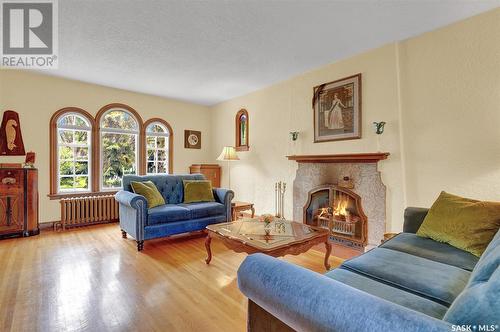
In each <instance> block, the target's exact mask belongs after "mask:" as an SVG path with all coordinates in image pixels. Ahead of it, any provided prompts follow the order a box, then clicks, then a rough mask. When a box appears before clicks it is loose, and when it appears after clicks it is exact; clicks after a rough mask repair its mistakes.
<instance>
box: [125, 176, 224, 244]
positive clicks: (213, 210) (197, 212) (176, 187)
mask: <svg viewBox="0 0 500 332" xmlns="http://www.w3.org/2000/svg"><path fill="white" fill-rule="evenodd" d="M183 180H205V177H204V176H203V175H202V174H190V175H147V176H138V175H125V176H124V177H123V190H121V191H119V192H118V193H116V195H115V199H116V200H117V201H118V203H119V206H120V227H121V229H122V235H123V237H124V238H126V237H127V234H129V235H131V236H132V237H133V238H134V239H135V240H136V241H137V250H139V251H141V250H142V249H143V248H144V240H149V239H155V238H160V237H165V236H170V235H175V234H181V233H188V232H194V231H200V230H203V229H205V227H206V226H207V225H209V224H215V223H220V222H227V221H231V200H232V199H233V197H234V193H233V191H231V190H227V189H220V188H215V189H214V190H213V191H214V198H215V202H203V203H191V204H184V203H183V201H184V185H183V182H182V181H183ZM131 181H152V182H153V183H154V184H155V185H156V187H157V188H158V190H159V191H160V193H161V194H162V196H163V198H164V199H165V202H166V203H167V204H165V205H161V206H157V207H154V208H152V209H148V204H147V201H146V199H145V198H144V196H141V195H138V194H135V193H133V192H132V188H131V186H130V182H131Z"/></svg>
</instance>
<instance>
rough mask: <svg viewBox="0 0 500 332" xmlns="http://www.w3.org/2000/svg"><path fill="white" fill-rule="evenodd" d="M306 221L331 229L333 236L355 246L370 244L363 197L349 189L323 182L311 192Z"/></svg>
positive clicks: (306, 210)
mask: <svg viewBox="0 0 500 332" xmlns="http://www.w3.org/2000/svg"><path fill="white" fill-rule="evenodd" d="M303 221H304V222H305V223H306V224H309V225H313V226H318V227H323V228H327V229H329V230H330V231H331V235H332V239H333V240H337V241H338V242H340V243H343V244H347V245H350V246H355V247H364V246H366V244H367V240H368V239H367V237H368V236H367V234H368V219H367V217H366V215H365V214H364V212H363V208H362V207H361V197H359V196H358V195H357V194H356V193H354V192H352V191H351V190H349V189H346V188H342V187H339V186H336V185H323V186H320V187H316V188H314V189H312V190H311V191H309V195H308V200H307V203H306V205H305V206H304V219H303Z"/></svg>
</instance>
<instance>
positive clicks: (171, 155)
mask: <svg viewBox="0 0 500 332" xmlns="http://www.w3.org/2000/svg"><path fill="white" fill-rule="evenodd" d="M154 122H159V123H161V124H162V125H164V126H165V127H167V129H168V132H169V134H170V135H169V137H168V174H173V170H174V131H173V130H172V126H170V124H169V123H168V122H167V121H165V120H163V119H160V118H152V119H149V120H147V121H146V122H144V126H143V130H142V134H143V138H142V139H143V142H144V143H143V146H142V149H143V150H144V158H142V164H143V165H142V167H143V168H144V174H146V171H147V161H146V155H147V146H146V144H147V143H146V130H147V128H148V126H149V125H150V124H152V123H154Z"/></svg>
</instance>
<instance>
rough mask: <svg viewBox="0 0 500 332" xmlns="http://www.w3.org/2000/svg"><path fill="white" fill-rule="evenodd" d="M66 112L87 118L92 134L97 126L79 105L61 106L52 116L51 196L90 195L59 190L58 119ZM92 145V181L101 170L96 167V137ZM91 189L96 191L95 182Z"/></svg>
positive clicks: (50, 135)
mask: <svg viewBox="0 0 500 332" xmlns="http://www.w3.org/2000/svg"><path fill="white" fill-rule="evenodd" d="M66 113H74V114H78V115H81V116H83V117H84V118H85V119H87V120H88V121H89V123H90V127H91V131H92V135H94V129H95V127H96V125H95V120H94V117H93V116H92V115H91V114H90V113H88V112H87V111H85V110H84V109H81V108H78V107H65V108H61V109H60V110H58V111H56V112H55V113H54V114H53V115H52V117H51V118H50V124H49V148H50V161H49V164H50V165H49V169H50V174H49V177H50V189H49V192H50V194H49V197H50V196H52V195H65V196H71V195H78V194H85V195H88V194H89V192H85V193H83V192H80V193H76V192H75V193H67V194H66V193H58V192H57V172H58V169H57V151H58V148H57V120H59V118H60V117H62V116H63V115H64V114H66ZM90 143H91V146H90V150H91V151H89V153H91V158H92V166H91V170H90V176H91V178H92V182H94V177H95V176H96V174H98V173H99V170H98V169H97V170H96V168H95V167H94V158H95V155H94V137H92V142H90ZM90 189H91V191H96V188H95V187H94V184H93V183H90Z"/></svg>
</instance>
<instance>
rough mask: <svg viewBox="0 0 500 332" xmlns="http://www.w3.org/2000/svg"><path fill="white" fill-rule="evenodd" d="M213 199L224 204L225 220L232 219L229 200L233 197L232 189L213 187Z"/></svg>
mask: <svg viewBox="0 0 500 332" xmlns="http://www.w3.org/2000/svg"><path fill="white" fill-rule="evenodd" d="M213 190H214V197H215V200H216V201H217V202H219V203H222V204H224V206H225V207H226V220H227V221H228V222H229V221H231V219H232V216H231V214H232V213H231V201H232V200H233V198H234V191H232V190H231V189H223V188H214V189H213Z"/></svg>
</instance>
